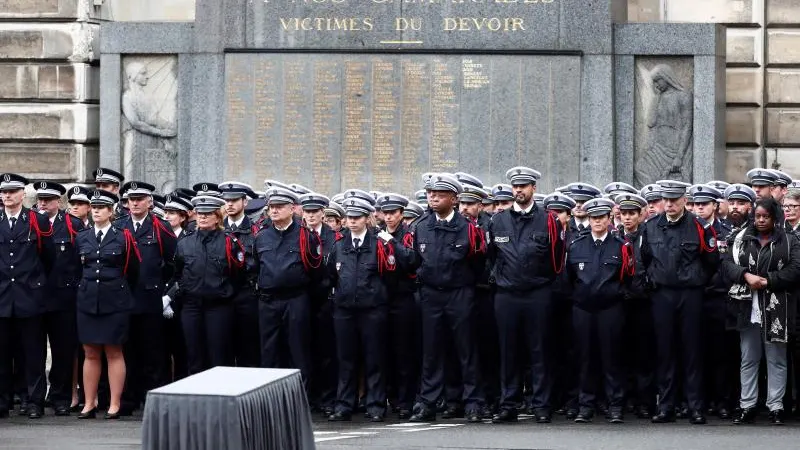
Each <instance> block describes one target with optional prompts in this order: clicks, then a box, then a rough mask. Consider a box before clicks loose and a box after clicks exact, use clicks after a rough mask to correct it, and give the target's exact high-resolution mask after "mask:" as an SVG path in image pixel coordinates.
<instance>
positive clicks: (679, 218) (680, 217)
mask: <svg viewBox="0 0 800 450" xmlns="http://www.w3.org/2000/svg"><path fill="white" fill-rule="evenodd" d="M684 214H686V210H684V211H683V212H682V213H681V215H680V216H678V218H677V219H675V220H672V219H670V218H669V216H668V215H667V213H664V217H666V218H667V222H669V223H675V222H677V221H679V220H681V219H683V215H684Z"/></svg>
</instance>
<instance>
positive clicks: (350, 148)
mask: <svg viewBox="0 0 800 450" xmlns="http://www.w3.org/2000/svg"><path fill="white" fill-rule="evenodd" d="M580 64H581V63H580V57H579V56H555V55H547V56H543V55H439V54H416V55H398V54H381V53H376V54H357V55H356V54H346V53H337V54H333V53H331V54H321V53H320V54H317V53H314V54H291V53H282V54H244V53H241V54H228V55H226V74H225V76H226V104H227V111H226V112H225V114H226V124H227V133H226V139H227V143H226V152H227V153H226V158H225V161H226V166H225V171H224V172H225V177H226V178H235V179H239V180H242V181H246V182H248V183H251V184H253V185H254V186H261V185H262V183H263V181H264V179H266V178H274V179H280V180H286V181H293V182H298V183H300V184H303V185H306V186H308V187H310V188H312V189H314V190H316V191H318V192H321V193H325V194H333V193H336V192H339V191H340V190H343V189H347V188H350V187H360V188H366V189H374V190H384V191H385V190H393V191H399V192H403V193H406V194H409V193H411V192H413V191H414V190H416V189H418V186H419V184H420V176H421V175H422V174H423V173H425V172H428V171H450V172H454V171H457V170H463V171H466V172H469V173H472V174H474V175H476V176H478V177H480V178H481V179H482V180H483V181H484V183H486V184H487V185H488V184H492V183H498V182H501V181H503V180H502V179H501V178H500V177H501V176H502V173H504V172H505V170H506V169H507V168H509V167H512V166H514V165H518V164H525V165H531V166H533V167H538V168H542V170H543V171H544V172H545V173H546V174H547V176H546V178H545V179H544V180H542V183H541V186H540V189H550V188H554V187H555V186H557V185H560V184H563V183H566V182H569V181H572V180H574V179H577V177H578V175H579V173H578V170H579V168H578V167H577V164H563V162H564V161H577V160H578V158H579V156H578V155H579V135H580ZM559 162H560V163H561V164H559Z"/></svg>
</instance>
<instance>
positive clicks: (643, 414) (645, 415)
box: [636, 406, 653, 419]
mask: <svg viewBox="0 0 800 450" xmlns="http://www.w3.org/2000/svg"><path fill="white" fill-rule="evenodd" d="M636 417H638V418H640V419H649V418H651V417H653V413H652V412H650V408H648V407H647V406H639V407H638V408H636Z"/></svg>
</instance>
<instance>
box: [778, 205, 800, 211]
mask: <svg viewBox="0 0 800 450" xmlns="http://www.w3.org/2000/svg"><path fill="white" fill-rule="evenodd" d="M782 208H783V209H786V210H790V209H797V208H800V205H783V206H782Z"/></svg>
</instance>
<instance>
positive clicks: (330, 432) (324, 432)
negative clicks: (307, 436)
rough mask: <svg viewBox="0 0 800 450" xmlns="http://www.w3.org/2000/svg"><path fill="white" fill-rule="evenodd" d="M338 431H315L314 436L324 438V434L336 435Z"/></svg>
mask: <svg viewBox="0 0 800 450" xmlns="http://www.w3.org/2000/svg"><path fill="white" fill-rule="evenodd" d="M338 433H339V432H338V431H315V432H314V436H324V435H326V434H338Z"/></svg>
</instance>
